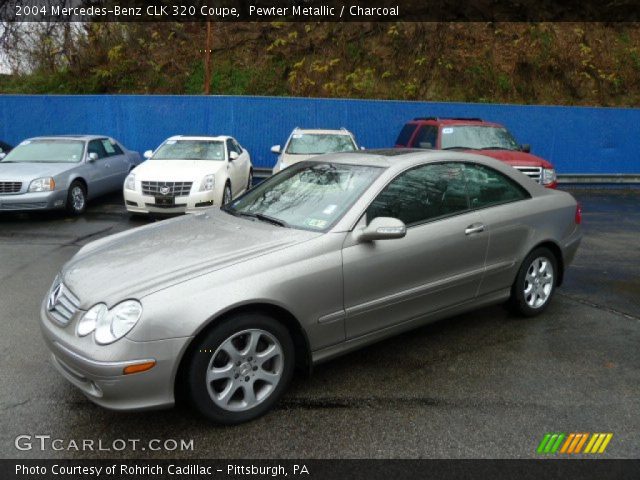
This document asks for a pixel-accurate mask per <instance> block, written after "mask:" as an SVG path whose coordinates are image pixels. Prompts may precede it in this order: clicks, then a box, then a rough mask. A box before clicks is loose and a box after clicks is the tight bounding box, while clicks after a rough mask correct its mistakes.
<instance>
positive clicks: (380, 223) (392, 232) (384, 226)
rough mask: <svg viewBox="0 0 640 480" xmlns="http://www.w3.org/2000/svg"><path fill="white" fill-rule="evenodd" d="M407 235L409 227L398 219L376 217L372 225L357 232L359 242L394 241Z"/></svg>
mask: <svg viewBox="0 0 640 480" xmlns="http://www.w3.org/2000/svg"><path fill="white" fill-rule="evenodd" d="M406 234H407V227H406V226H405V224H404V223H403V222H402V220H399V219H397V218H392V217H376V218H374V219H373V220H371V223H369V225H367V226H366V227H364V228H362V229H361V230H360V231H359V232H357V241H358V242H361V243H362V242H372V241H374V240H392V239H394V238H402V237H404V236H405V235H406Z"/></svg>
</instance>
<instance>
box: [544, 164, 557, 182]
mask: <svg viewBox="0 0 640 480" xmlns="http://www.w3.org/2000/svg"><path fill="white" fill-rule="evenodd" d="M555 181H556V171H555V170H554V169H553V168H543V169H542V184H543V185H549V184H551V183H553V182H555Z"/></svg>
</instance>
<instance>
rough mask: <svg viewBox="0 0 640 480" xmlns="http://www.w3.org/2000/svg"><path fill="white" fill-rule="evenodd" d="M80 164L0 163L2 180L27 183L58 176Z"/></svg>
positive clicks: (0, 177) (0, 178)
mask: <svg viewBox="0 0 640 480" xmlns="http://www.w3.org/2000/svg"><path fill="white" fill-rule="evenodd" d="M78 165H79V164H78V163H3V162H0V180H4V181H26V180H33V179H35V178H40V177H55V176H56V175H58V174H60V173H62V172H65V171H67V170H71V169H73V168H76V167H77V166H78Z"/></svg>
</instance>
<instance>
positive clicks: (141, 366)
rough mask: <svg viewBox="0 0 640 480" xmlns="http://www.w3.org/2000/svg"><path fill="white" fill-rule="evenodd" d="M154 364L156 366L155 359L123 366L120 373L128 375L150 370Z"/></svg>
mask: <svg viewBox="0 0 640 480" xmlns="http://www.w3.org/2000/svg"><path fill="white" fill-rule="evenodd" d="M155 366H156V362H155V361H151V362H144V363H136V364H135V365H128V366H126V367H124V370H122V373H123V374H124V375H130V374H132V373H140V372H146V371H147V370H151V369H152V368H153V367H155Z"/></svg>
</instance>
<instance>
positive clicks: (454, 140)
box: [440, 125, 519, 150]
mask: <svg viewBox="0 0 640 480" xmlns="http://www.w3.org/2000/svg"><path fill="white" fill-rule="evenodd" d="M441 138H442V140H441V147H440V148H442V149H443V150H446V149H448V148H470V149H477V150H491V149H496V150H518V149H519V147H518V143H517V142H516V141H515V139H514V138H513V137H512V136H511V134H510V133H509V132H508V130H507V129H506V128H502V127H479V126H470V125H466V126H454V127H444V128H443V129H442V136H441Z"/></svg>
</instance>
